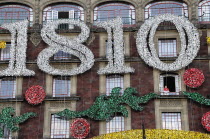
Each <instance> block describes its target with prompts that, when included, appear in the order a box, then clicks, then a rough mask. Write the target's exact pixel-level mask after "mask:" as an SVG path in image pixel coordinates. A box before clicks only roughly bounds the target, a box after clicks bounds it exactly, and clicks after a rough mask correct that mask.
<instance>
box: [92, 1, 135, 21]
mask: <svg viewBox="0 0 210 139" xmlns="http://www.w3.org/2000/svg"><path fill="white" fill-rule="evenodd" d="M118 16H119V17H121V18H122V20H123V24H135V9H134V7H133V6H132V5H129V4H123V3H109V4H103V5H101V6H98V7H96V8H95V9H94V21H107V20H110V19H114V18H116V17H118Z"/></svg>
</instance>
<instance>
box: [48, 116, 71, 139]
mask: <svg viewBox="0 0 210 139" xmlns="http://www.w3.org/2000/svg"><path fill="white" fill-rule="evenodd" d="M69 127H70V123H69V121H67V120H66V119H63V118H61V117H59V116H57V115H51V131H50V136H51V138H69V136H70V129H69Z"/></svg>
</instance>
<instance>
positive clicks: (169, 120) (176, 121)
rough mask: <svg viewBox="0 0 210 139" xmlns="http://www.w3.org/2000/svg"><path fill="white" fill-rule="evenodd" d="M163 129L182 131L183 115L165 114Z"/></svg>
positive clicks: (163, 115)
mask: <svg viewBox="0 0 210 139" xmlns="http://www.w3.org/2000/svg"><path fill="white" fill-rule="evenodd" d="M162 128H163V129H175V130H182V128H181V113H178V112H176V113H172V112H163V113H162Z"/></svg>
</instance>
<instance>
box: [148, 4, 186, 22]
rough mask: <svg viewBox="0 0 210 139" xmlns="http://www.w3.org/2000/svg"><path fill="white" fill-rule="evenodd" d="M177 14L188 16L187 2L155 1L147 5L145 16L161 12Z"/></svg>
mask: <svg viewBox="0 0 210 139" xmlns="http://www.w3.org/2000/svg"><path fill="white" fill-rule="evenodd" d="M166 13H170V14H175V15H177V16H185V17H188V8H187V5H186V4H185V3H180V2H174V1H173V2H172V1H164V2H154V3H151V4H148V5H147V6H146V7H145V18H146V19H147V18H149V17H153V16H157V15H159V14H166Z"/></svg>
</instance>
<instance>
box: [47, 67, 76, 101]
mask: <svg viewBox="0 0 210 139" xmlns="http://www.w3.org/2000/svg"><path fill="white" fill-rule="evenodd" d="M60 65H62V64H53V66H54V67H55V68H56V67H59V68H60ZM76 67H77V64H72V65H68V64H67V65H66V67H63V68H64V69H66V68H69V69H70V68H76ZM70 80H71V82H70V83H71V84H70V86H71V88H70V93H71V94H70V96H69V97H71V96H76V93H77V76H76V75H74V76H70ZM46 95H47V96H49V97H53V75H49V74H47V75H46ZM58 98H65V97H58Z"/></svg>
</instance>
